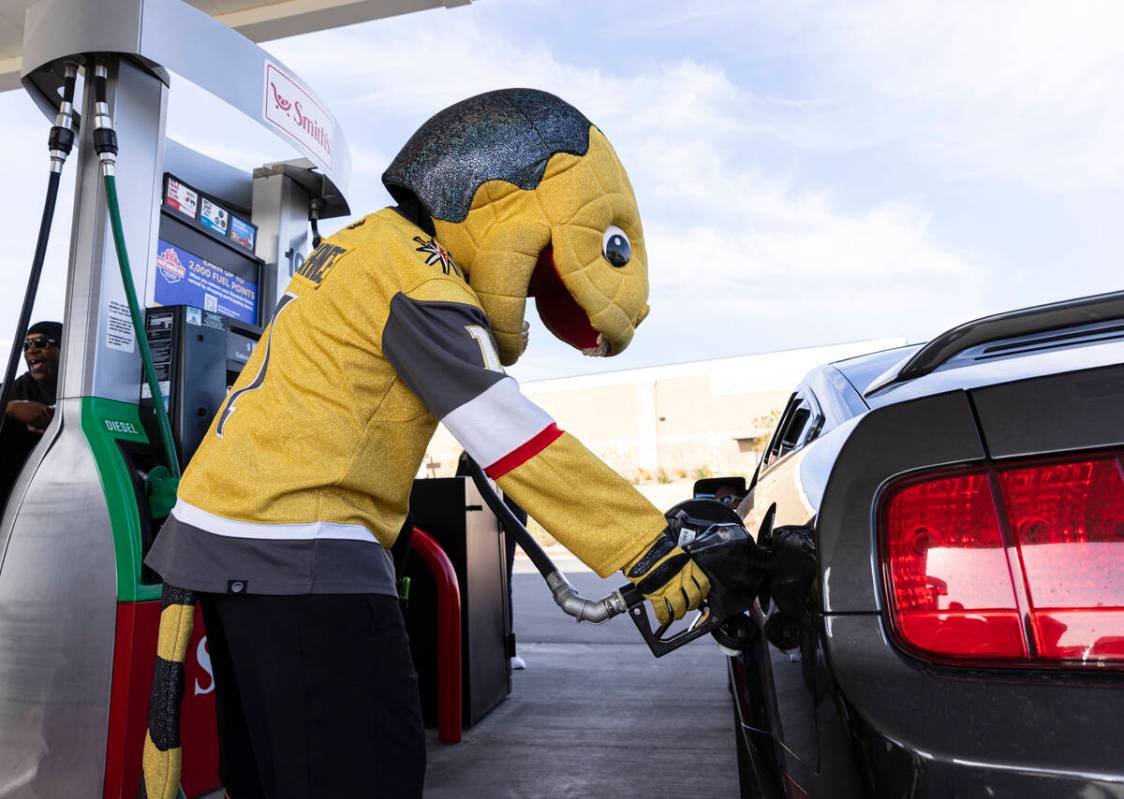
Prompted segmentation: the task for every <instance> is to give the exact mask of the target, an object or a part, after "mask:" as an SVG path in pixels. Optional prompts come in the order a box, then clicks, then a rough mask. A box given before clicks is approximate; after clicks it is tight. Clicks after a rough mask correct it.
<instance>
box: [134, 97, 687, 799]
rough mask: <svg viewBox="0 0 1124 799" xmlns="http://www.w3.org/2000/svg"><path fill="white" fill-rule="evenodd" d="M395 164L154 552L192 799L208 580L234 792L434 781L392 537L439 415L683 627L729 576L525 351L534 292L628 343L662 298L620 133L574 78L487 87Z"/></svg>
mask: <svg viewBox="0 0 1124 799" xmlns="http://www.w3.org/2000/svg"><path fill="white" fill-rule="evenodd" d="M383 181H384V183H385V184H386V187H387V189H388V190H389V191H390V193H391V195H393V197H394V199H395V200H396V201H397V202H398V206H397V207H396V208H386V209H383V210H381V211H379V212H377V213H374V214H371V215H370V216H367V217H365V218H363V219H360V220H359V221H357V222H355V223H354V224H352V225H350V226H349V227H347V228H346V229H344V230H341V231H340V232H339V233H337V234H336V235H334V236H331V237H329V238H327V239H325V240H324V241H323V242H322V243H321V244H320V246H319V247H317V248H316V249H315V250H314V251H313V252H312V253H311V254H310V255H309V257H308V259H307V260H306V261H305V262H304V265H303V266H302V267H301V268H300V270H299V272H298V273H297V274H296V275H295V276H294V277H293V279H292V282H291V283H290V284H289V286H288V289H287V290H286V292H285V294H284V296H282V297H281V299H280V301H279V302H278V305H277V310H276V313H275V315H274V318H273V321H272V323H271V325H270V327H269V329H268V330H267V331H266V333H265V334H264V335H263V337H262V340H261V342H260V343H259V345H258V347H257V349H256V350H255V352H254V354H253V357H252V358H251V359H250V361H249V363H248V364H247V365H246V368H245V370H244V371H243V372H242V375H241V377H240V378H239V380H238V382H237V383H236V384H235V386H234V387H233V389H232V390H231V392H230V393H229V395H228V397H227V399H226V402H225V404H224V405H223V407H222V408H221V409H220V410H219V412H218V414H217V415H216V417H215V420H214V422H213V423H212V426H211V429H210V431H209V432H208V434H207V436H206V438H205V440H204V443H203V444H202V445H201V446H200V448H199V450H198V453H197V454H196V455H195V457H194V459H193V460H192V462H191V464H190V466H189V468H188V469H187V472H186V473H185V475H184V477H183V481H182V483H181V485H180V488H179V494H178V501H177V504H176V506H175V508H174V510H173V511H172V515H171V516H170V517H169V519H168V521H167V522H166V523H165V525H164V527H163V530H162V531H161V533H160V535H159V536H158V538H157V540H156V543H155V545H154V546H153V549H152V551H151V553H150V554H149V556H148V560H147V562H148V564H149V565H150V566H152V567H153V568H154V569H156V571H157V572H159V573H160V574H161V576H162V577H163V578H164V581H165V584H166V585H167V586H169V587H168V588H167V589H166V591H165V597H164V610H163V615H162V618H161V629H160V637H159V651H158V660H157V664H158V665H157V673H156V677H155V680H154V685H153V704H152V708H151V711H150V722H149V735H148V738H147V740H146V744H145V757H144V764H145V778H144V784H143V785H142V786H141V790H142V795H144V794H146V795H147V796H148V797H150V798H155V797H161V798H163V797H171V796H174V795H175V791H176V785H177V782H178V773H179V762H180V761H179V755H180V752H179V740H178V729H177V728H178V719H177V714H178V705H179V698H180V696H181V694H182V681H183V669H182V662H183V657H184V654H185V652H184V650H185V648H186V644H187V639H188V635H189V633H190V630H191V612H192V607H193V603H194V600H195V599H196V596H194V595H193V594H196V595H197V598H198V599H199V601H200V605H201V607H202V610H203V613H204V620H205V622H206V626H207V632H208V640H209V643H210V650H211V659H212V664H213V665H214V668H215V680H216V691H217V693H216V700H217V703H218V716H219V740H220V750H221V763H222V766H221V768H220V772H221V776H222V777H223V780H224V784H225V786H226V789H227V791H228V793H229V795H230V797H232V799H252V798H253V797H270V799H273V798H274V797H294V798H296V797H313V796H315V797H321V799H324V798H326V797H332V798H333V799H334V798H335V797H344V796H360V795H362V796H378V797H380V798H381V797H413V796H420V794H421V786H422V778H423V776H424V769H425V741H424V734H423V731H422V729H421V720H420V711H419V709H418V698H417V688H416V678H415V676H414V673H413V669H412V665H411V663H410V655H409V649H408V646H407V641H406V636H405V632H404V629H403V624H402V619H401V612H400V609H399V606H398V603H397V597H396V590H395V574H394V566H393V563H392V560H391V557H390V555H389V554H388V549H389V547H390V546H391V545H392V544H393V543H394V540H395V538H396V536H397V535H398V532H399V530H400V529H401V527H402V524H403V520H404V519H405V516H406V513H407V504H408V500H409V496H410V487H411V484H412V482H413V480H414V475H415V474H416V473H417V471H418V468H419V466H420V464H421V461H422V457H423V455H424V453H425V450H426V446H427V445H428V443H429V440H430V438H431V436H432V435H433V432H434V430H435V428H436V426H437V423H438V422H439V421H440V422H441V423H443V424H444V425H445V426H446V427H447V428H448V429H449V431H450V432H451V433H452V434H453V435H454V436H455V437H456V438H457V439H458V441H459V442H460V443H461V444H462V445H463V446H464V448H465V449H466V450H467V451H468V452H469V454H470V455H471V456H472V457H473V458H474V459H475V460H476V461H477V462H478V463H480V464H481V465H482V466H484V467H485V471H486V472H487V473H488V475H489V476H490V477H491V478H492V479H494V480H496V481H497V483H498V485H499V487H500V488H501V489H502V490H503V491H504V492H505V493H507V494H509V495H510V496H511V497H512V498H513V499H514V500H515V501H516V502H518V503H519V504H520V505H521V506H523V507H524V508H525V509H526V510H527V511H528V512H529V513H530V515H531V516H532V517H533V518H534V519H536V520H537V521H538V522H539V523H540V524H542V525H543V527H545V528H546V529H547V530H548V531H549V532H550V533H551V535H553V536H555V537H556V538H557V539H558V540H559V541H560V542H562V543H563V544H564V545H565V546H566V547H567V548H568V549H569V550H570V551H572V552H573V553H574V554H575V555H577V556H578V557H579V558H580V559H581V560H582V561H583V562H585V563H586V564H587V565H588V566H589V567H590V568H592V569H593V570H594V571H595V572H597V574H599V575H601V576H602V577H607V576H608V575H609V574H611V573H612V572H614V571H616V570H622V571H623V572H624V573H625V576H626V577H627V578H628V579H630V580H632V581H633V582H635V583H636V584H637V585H638V587H639V588H640V590H641V592H642V593H643V594H644V595H645V596H646V597H647V598H648V599H649V600H650V601H651V603H652V605H653V607H654V610H655V612H656V614H657V616H658V617H659V619H660V621H661V622H662V621H667V620H669V619H671V618H672V617H675V618H678V617H681V616H682V615H683V614H684V613H686V612H687V610H688V609H690V608H694V607H696V606H697V605H698V603H699V602H700V601H701V599H702V598H703V597H704V596H705V594H706V592H707V591H708V590H709V585H708V583H707V580H706V577H705V576H704V575H703V574H702V572H701V571H700V570H699V569H698V568H697V567H696V566H695V565H694V563H693V562H692V561H691V560H690V558H689V557H688V556H687V555H686V554H685V553H684V552H683V551H682V550H680V549H679V548H678V547H675V546H674V545H673V544H672V543H671V542H670V541H669V540H668V539H667V538H666V537H665V536H664V535H663V530H664V527H665V526H666V520H665V519H664V516H663V514H662V513H661V512H660V511H659V510H658V509H656V508H655V507H654V506H652V505H651V504H650V503H649V502H648V501H647V500H645V499H644V498H643V497H642V496H641V495H640V494H639V493H638V492H637V491H636V490H635V489H634V488H633V487H632V486H630V485H629V484H628V483H627V482H625V481H624V480H623V479H622V478H621V477H620V476H619V475H617V474H616V473H615V472H614V471H612V470H611V469H609V468H608V467H607V466H606V465H604V464H603V463H602V462H601V461H600V460H598V459H597V458H596V457H595V456H594V455H593V454H591V453H590V452H589V451H588V450H587V449H586V448H585V447H584V446H582V444H581V443H580V442H578V441H577V439H575V438H574V437H573V436H571V435H569V434H567V433H566V432H564V431H562V430H560V429H559V428H558V426H557V425H556V424H555V423H554V420H553V419H551V417H550V416H549V415H548V414H547V413H546V412H545V411H544V410H543V409H541V408H539V407H538V406H537V405H535V404H534V403H532V402H531V401H530V400H528V399H527V398H526V397H524V396H523V395H522V393H521V392H520V390H519V386H518V384H517V383H516V381H515V380H514V379H512V378H511V377H508V376H507V375H505V373H504V369H503V367H504V366H506V365H510V364H513V363H515V361H516V360H517V359H518V358H519V356H520V355H521V354H522V352H523V350H524V348H525V347H526V343H527V334H526V329H527V326H526V324H525V322H524V313H525V311H526V305H527V300H528V298H529V297H530V298H533V299H534V301H535V305H536V308H537V310H538V313H539V315H540V317H541V318H542V320H543V322H544V323H545V325H546V327H547V328H548V329H549V330H550V331H551V332H552V333H553V334H554V335H556V336H558V337H559V338H561V339H562V340H564V341H566V342H568V343H570V344H571V345H573V346H574V347H575V348H577V349H579V350H581V351H582V352H584V353H586V354H588V355H599V356H605V355H615V354H617V353H619V352H621V351H622V350H623V349H624V348H625V347H626V346H628V343H629V341H630V340H631V339H632V336H633V334H634V333H635V330H636V327H637V325H639V324H640V322H641V321H643V319H644V317H645V316H646V315H647V313H648V306H647V297H648V275H647V256H646V253H645V248H644V237H643V231H642V228H641V224H640V213H639V211H638V209H637V206H636V199H635V197H634V196H633V192H632V187H631V185H630V184H629V180H628V176H627V175H626V174H625V170H624V167H623V166H622V165H621V163H620V161H619V160H618V158H617V155H616V153H615V152H614V151H613V148H612V147H611V146H610V144H609V142H608V140H607V139H606V138H605V135H604V134H603V133H602V132H601V131H600V130H598V129H597V128H596V127H594V126H593V125H592V124H591V123H590V122H589V120H587V119H586V118H585V117H584V116H583V115H582V114H581V113H580V112H579V111H577V109H575V108H573V107H572V106H570V105H569V104H567V103H565V102H563V101H562V100H560V99H559V98H557V97H555V96H553V95H550V94H546V93H544V92H540V91H535V90H530V89H509V90H502V91H495V92H489V93H487V94H482V95H479V96H477V97H473V98H470V99H468V100H464V101H462V102H460V103H457V104H456V105H453V106H451V107H449V108H447V109H445V110H444V111H442V112H440V113H438V114H437V115H436V116H434V117H433V118H432V119H430V120H429V121H428V122H426V123H425V124H424V125H423V126H422V127H421V128H420V129H419V130H418V131H417V133H415V134H414V136H413V137H412V138H411V139H410V141H409V142H408V143H407V144H406V146H405V147H404V148H403V150H402V151H401V152H400V153H399V154H398V156H397V157H396V158H395V159H394V161H393V163H391V165H390V167H389V168H388V169H387V171H386V173H385V174H384V175H383ZM172 586H175V587H174V588H173V587H172Z"/></svg>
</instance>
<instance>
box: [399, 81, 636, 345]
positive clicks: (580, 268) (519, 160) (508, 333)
mask: <svg viewBox="0 0 1124 799" xmlns="http://www.w3.org/2000/svg"><path fill="white" fill-rule="evenodd" d="M383 182H384V183H385V184H386V187H387V189H389V190H390V193H391V194H392V195H393V196H394V198H395V199H396V200H397V201H398V202H399V204H400V206H401V208H402V209H403V211H404V212H406V213H407V214H409V215H410V216H411V217H412V218H414V219H416V220H418V221H419V222H420V224H421V225H422V226H423V227H426V228H428V232H429V233H431V234H433V235H436V237H437V239H438V240H439V241H440V242H441V244H442V246H444V247H445V248H446V249H447V250H449V252H450V253H451V254H452V256H453V257H454V258H455V259H456V260H457V262H458V263H459V264H460V265H461V267H462V268H463V269H464V271H465V273H466V275H467V277H468V281H469V284H470V285H471V286H472V288H473V290H474V291H475V292H476V295H477V296H478V297H479V298H480V303H481V305H483V307H484V313H485V314H487V316H488V319H489V321H490V322H491V324H492V332H493V334H494V335H495V338H496V343H497V344H498V346H499V350H500V360H501V361H503V363H504V365H511V364H513V363H515V361H516V360H517V359H518V358H519V356H520V355H521V354H522V351H523V347H524V346H525V344H524V341H525V339H524V336H523V330H524V326H523V314H524V310H525V307H526V301H527V298H528V297H534V298H535V305H536V307H537V309H538V312H539V316H540V317H541V318H542V320H543V323H544V324H545V325H546V327H547V329H549V330H550V331H551V332H552V333H553V334H554V335H555V336H557V337H558V338H560V339H562V340H563V341H565V342H567V343H568V344H571V345H572V346H574V347H576V348H578V349H580V350H581V351H582V352H584V353H586V354H587V355H616V354H617V353H619V352H620V351H621V350H623V349H624V348H625V347H627V346H628V343H629V341H631V340H632V335H633V333H634V332H635V330H636V326H637V325H639V324H640V322H641V321H643V319H644V317H645V316H647V315H648V305H647V300H648V258H647V253H646V252H645V250H644V233H643V230H642V228H641V225H640V211H639V210H638V209H637V207H636V198H635V197H634V196H633V193H632V185H631V184H630V183H629V181H628V175H627V174H625V171H624V167H623V166H622V165H621V162H620V160H619V159H618V158H617V154H616V153H615V152H614V151H613V148H612V146H611V145H610V144H609V141H608V139H606V138H605V135H604V134H603V133H602V132H601V131H600V130H598V129H597V128H596V127H594V126H593V125H592V124H591V123H590V121H589V120H588V119H586V118H585V117H584V116H583V115H582V114H581V112H579V111H578V110H577V109H576V108H574V107H573V106H571V105H569V104H568V103H566V102H564V101H562V100H560V99H559V98H557V97H555V96H554V95H552V94H547V93H546V92H541V91H536V90H534V89H503V90H500V91H494V92H488V93H486V94H481V95H477V96H476V97H471V98H469V99H467V100H464V101H462V102H459V103H457V104H456V105H452V106H450V107H448V108H446V109H445V110H444V111H441V112H440V113H438V114H437V115H436V116H434V117H433V118H432V119H430V120H429V121H428V122H426V123H425V124H424V125H422V126H421V128H420V129H419V130H418V131H417V133H415V134H414V135H413V137H411V139H410V141H409V142H407V143H406V146H405V147H404V148H402V151H401V152H400V153H399V154H398V156H397V157H396V158H395V159H394V161H393V163H391V165H390V167H389V168H388V169H387V170H386V173H385V174H384V175H383Z"/></svg>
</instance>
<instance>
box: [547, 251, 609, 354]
mask: <svg viewBox="0 0 1124 799" xmlns="http://www.w3.org/2000/svg"><path fill="white" fill-rule="evenodd" d="M527 296H528V297H534V298H535V308H536V309H537V310H538V312H539V318H540V319H542V322H543V324H544V325H546V329H547V330H549V331H550V332H551V333H553V334H554V335H555V336H556V337H557V338H560V339H562V340H563V341H565V342H566V343H567V344H569V345H570V346H571V347H574V348H576V349H579V350H581V351H582V352H583V353H584V354H586V355H593V356H605V355H609V354H610V347H609V342H607V341H606V340H605V338H604V337H603V336H602V335H601V334H600V333H599V332H597V329H596V328H595V327H594V326H593V324H592V323H591V322H590V321H589V315H588V314H586V312H585V311H584V310H583V309H582V307H581V306H580V305H578V301H577V300H575V299H574V298H573V296H572V295H571V294H570V292H569V291H567V289H566V286H565V284H564V283H563V282H562V278H561V277H560V276H559V274H558V269H557V268H555V266H554V250H553V248H551V247H549V246H548V247H547V248H546V249H545V250H543V251H542V252H541V253H539V261H538V263H537V264H536V265H535V271H534V273H532V275H531V282H530V283H529V284H528V286H527Z"/></svg>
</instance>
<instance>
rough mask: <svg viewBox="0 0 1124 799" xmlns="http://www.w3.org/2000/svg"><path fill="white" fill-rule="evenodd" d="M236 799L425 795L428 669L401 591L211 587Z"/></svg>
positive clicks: (209, 616) (226, 779)
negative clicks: (421, 694) (423, 695)
mask: <svg viewBox="0 0 1124 799" xmlns="http://www.w3.org/2000/svg"><path fill="white" fill-rule="evenodd" d="M199 604H200V606H201V607H202V609H203V620H204V622H205V623H206V627H207V642H208V648H209V650H210V656H211V664H212V666H213V668H214V674H215V699H216V702H217V708H218V734H219V751H220V755H219V775H220V776H221V777H222V780H223V785H224V786H225V787H226V790H227V792H228V793H229V794H230V796H231V798H232V799H414V797H420V796H421V795H422V783H423V780H424V777H425V731H424V730H423V728H422V719H421V708H420V705H419V701H418V683H417V676H416V675H415V674H414V667H413V663H412V662H411V660H410V647H409V642H408V641H407V638H406V629H405V626H404V625H403V622H402V612H401V609H400V608H399V606H398V600H397V598H396V597H389V596H377V595H362V594H338V595H337V594H310V595H306V596H246V595H243V596H234V595H226V594H200V595H199Z"/></svg>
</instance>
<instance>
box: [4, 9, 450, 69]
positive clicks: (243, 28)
mask: <svg viewBox="0 0 1124 799" xmlns="http://www.w3.org/2000/svg"><path fill="white" fill-rule="evenodd" d="M35 2H36V0H0V91H7V90H9V89H15V88H18V87H19V85H20V71H21V67H22V59H21V50H22V47H23V38H24V18H25V15H26V12H27V9H28V8H29V7H30V6H32V5H34V4H35ZM469 2H471V0H188V3H189V4H190V5H193V6H195V7H196V8H198V9H199V10H201V11H204V12H206V13H208V14H210V15H211V16H212V17H214V18H215V19H217V20H219V21H220V22H222V23H223V24H225V25H227V26H229V27H231V28H233V29H234V30H236V31H238V32H239V33H241V34H242V35H243V36H245V37H247V38H248V39H250V40H252V41H254V42H266V41H270V40H272V39H281V38H284V37H286V36H296V35H298V34H301V33H312V32H314V31H320V30H327V29H329V28H339V27H342V26H344V25H354V24H356V23H359V22H367V21H369V20H373V19H382V18H384V17H392V16H396V15H398V14H406V13H409V12H412V11H422V10H425V9H430V8H442V7H445V8H451V7H453V6H461V5H467V4H468V3H469ZM138 5H139V0H138Z"/></svg>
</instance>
